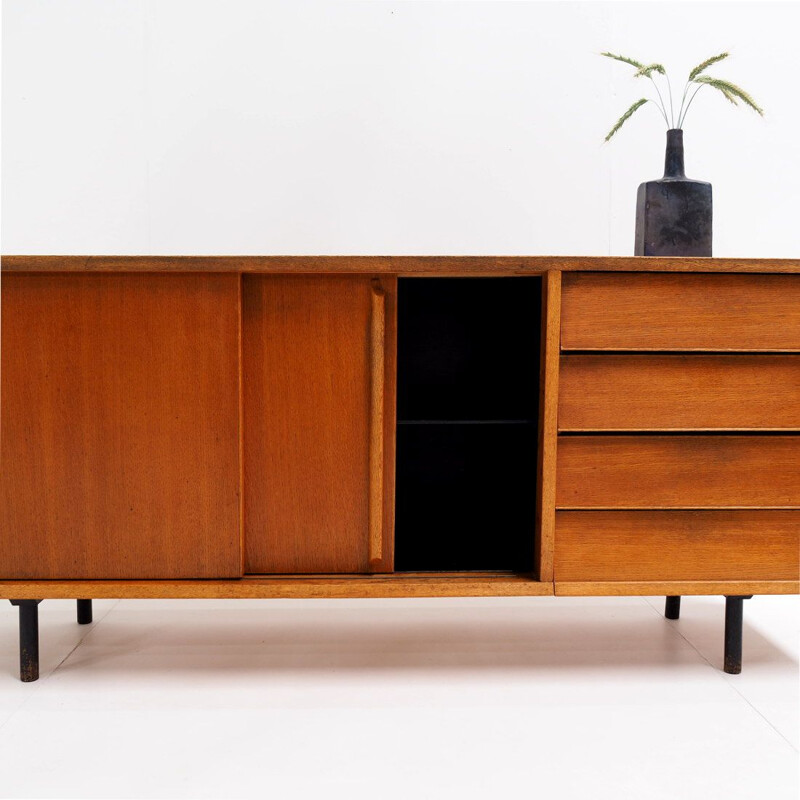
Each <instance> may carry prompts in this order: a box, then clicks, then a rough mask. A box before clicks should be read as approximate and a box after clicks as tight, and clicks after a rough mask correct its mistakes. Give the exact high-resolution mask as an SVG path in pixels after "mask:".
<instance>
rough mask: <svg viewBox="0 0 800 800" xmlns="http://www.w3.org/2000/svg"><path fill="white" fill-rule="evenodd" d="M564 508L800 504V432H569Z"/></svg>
mask: <svg viewBox="0 0 800 800" xmlns="http://www.w3.org/2000/svg"><path fill="white" fill-rule="evenodd" d="M556 507H557V508H567V509H569V508H573V509H574V508H587V509H591V508H726V507H727V508H800V436H725V435H723V436H642V435H639V436H562V437H561V438H560V439H559V444H558V467H557V481H556Z"/></svg>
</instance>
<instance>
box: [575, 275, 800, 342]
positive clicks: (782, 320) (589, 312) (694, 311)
mask: <svg viewBox="0 0 800 800" xmlns="http://www.w3.org/2000/svg"><path fill="white" fill-rule="evenodd" d="M561 346H562V348H563V349H565V350H749V351H758V350H766V351H780V350H783V351H798V350H800V276H797V275H718V274H711V275H697V274H683V275H675V274H665V273H650V274H639V273H616V274H607V273H566V274H565V275H564V277H563V283H562V308H561Z"/></svg>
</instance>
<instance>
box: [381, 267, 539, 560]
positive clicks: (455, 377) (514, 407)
mask: <svg viewBox="0 0 800 800" xmlns="http://www.w3.org/2000/svg"><path fill="white" fill-rule="evenodd" d="M540 309H541V280H540V279H539V278H538V277H519V278H517V277H515V278H486V279H483V278H481V279H476V278H426V279H424V280H420V279H412V278H407V279H403V278H401V279H400V281H399V289H398V424H397V476H396V480H397V489H396V493H397V494H396V511H395V515H396V518H395V568H396V570H398V571H409V572H424V571H495V570H496V571H512V572H530V571H531V570H532V569H533V563H534V554H533V542H534V526H535V497H536V460H537V459H536V455H537V427H538V426H537V419H538V396H539V337H540V328H541V311H540Z"/></svg>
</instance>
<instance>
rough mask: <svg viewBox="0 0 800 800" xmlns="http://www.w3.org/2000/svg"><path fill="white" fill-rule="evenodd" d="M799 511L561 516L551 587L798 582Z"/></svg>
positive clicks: (578, 513) (576, 513) (575, 513)
mask: <svg viewBox="0 0 800 800" xmlns="http://www.w3.org/2000/svg"><path fill="white" fill-rule="evenodd" d="M799 557H800V511H727V510H726V511H717V510H715V511H559V512H558V514H557V515H556V554H555V578H556V581H580V580H588V581H658V580H663V581H693V580H705V581H728V580H730V581H747V580H773V581H774V580H797V579H798V577H800V558H799Z"/></svg>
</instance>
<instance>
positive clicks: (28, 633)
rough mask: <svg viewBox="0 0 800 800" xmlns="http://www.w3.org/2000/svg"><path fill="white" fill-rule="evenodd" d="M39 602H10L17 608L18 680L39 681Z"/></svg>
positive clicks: (25, 681) (26, 681)
mask: <svg viewBox="0 0 800 800" xmlns="http://www.w3.org/2000/svg"><path fill="white" fill-rule="evenodd" d="M41 602H42V601H41V600H12V601H11V605H14V606H18V607H19V679H20V680H21V681H23V682H24V683H30V682H31V681H37V680H39V603H41Z"/></svg>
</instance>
